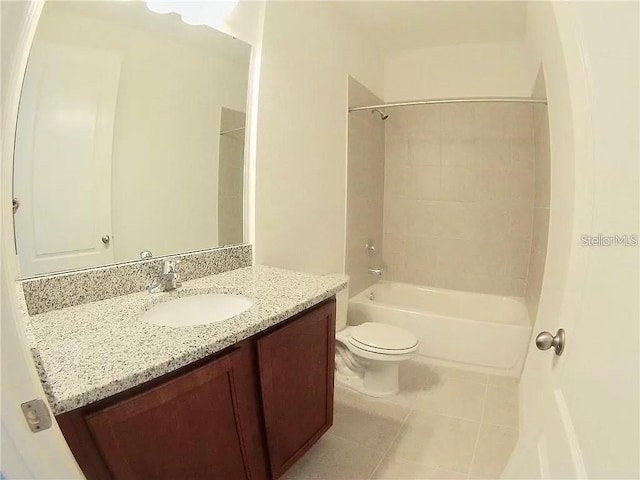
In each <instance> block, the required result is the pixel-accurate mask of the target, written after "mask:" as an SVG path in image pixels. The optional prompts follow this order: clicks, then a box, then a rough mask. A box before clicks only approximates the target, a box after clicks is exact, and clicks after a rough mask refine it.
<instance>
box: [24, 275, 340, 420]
mask: <svg viewBox="0 0 640 480" xmlns="http://www.w3.org/2000/svg"><path fill="white" fill-rule="evenodd" d="M346 284H347V277H345V276H343V275H326V276H319V275H311V274H306V273H299V272H292V271H288V270H282V269H277V268H271V267H263V266H254V267H247V268H241V269H238V270H232V271H229V272H225V273H221V274H218V275H212V276H209V277H204V278H199V279H196V280H191V281H189V282H185V283H184V284H183V286H182V287H181V288H180V289H178V290H176V291H175V292H171V293H161V294H157V295H154V297H158V296H159V297H165V298H167V297H172V298H173V297H177V296H184V295H188V294H189V291H193V290H199V291H202V290H206V291H210V292H217V293H238V294H242V295H245V296H247V297H249V298H251V299H252V300H253V301H254V302H255V303H254V305H253V307H251V308H250V309H249V310H247V311H246V312H244V313H242V314H241V315H238V316H236V317H233V318H231V319H229V320H226V321H223V322H219V323H213V324H208V325H201V326H195V327H181V328H172V327H161V326H156V325H152V324H150V323H146V322H144V321H141V320H140V319H139V316H140V314H141V313H142V312H143V311H144V310H145V308H147V307H148V306H149V303H150V302H152V301H153V302H157V301H158V300H157V299H154V300H152V297H151V295H150V294H149V293H147V292H139V293H134V294H130V295H123V296H120V297H115V298H110V299H108V300H102V301H99V302H93V303H86V304H83V305H77V306H74V307H68V308H64V309H61V310H55V311H51V312H47V313H43V314H39V315H34V316H31V317H28V318H27V324H26V330H27V338H28V339H29V342H30V344H31V345H30V346H31V350H32V353H33V356H34V359H35V363H36V367H37V369H38V373H39V374H40V378H41V380H42V383H43V386H44V389H45V392H46V393H47V396H48V399H49V402H50V404H51V406H52V408H53V411H54V413H55V414H56V415H57V414H60V413H63V412H66V411H69V410H73V409H75V408H78V407H81V406H84V405H87V404H89V403H92V402H95V401H96V400H100V399H102V398H106V397H109V396H111V395H113V394H115V393H118V392H122V391H124V390H127V389H128V388H131V387H133V386H135V385H138V384H140V383H143V382H145V381H147V380H151V379H153V378H156V377H158V376H160V375H163V374H165V373H168V372H170V371H173V370H175V369H177V368H180V367H182V366H184V365H187V364H189V363H191V362H193V361H195V360H198V359H200V358H203V357H205V356H207V355H209V354H211V353H214V352H217V351H220V350H222V349H224V348H226V347H228V346H230V345H233V344H234V343H237V342H239V341H240V340H243V339H245V338H248V337H250V336H251V335H253V334H255V333H257V332H260V331H262V330H265V329H266V328H268V327H270V326H272V325H274V324H276V323H278V322H280V321H282V320H285V319H287V318H289V317H291V316H292V315H295V314H296V313H299V312H301V311H303V310H305V309H307V308H309V307H311V306H312V305H315V304H316V303H318V302H320V301H322V300H325V299H327V298H330V297H331V296H333V295H334V294H335V293H337V292H338V291H340V290H342V289H343V288H344V287H345V286H346Z"/></svg>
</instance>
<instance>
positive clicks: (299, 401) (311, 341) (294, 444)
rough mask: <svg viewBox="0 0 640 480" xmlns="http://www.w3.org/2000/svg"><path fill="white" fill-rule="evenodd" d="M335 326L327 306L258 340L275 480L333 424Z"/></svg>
mask: <svg viewBox="0 0 640 480" xmlns="http://www.w3.org/2000/svg"><path fill="white" fill-rule="evenodd" d="M335 325H336V322H335V302H331V303H327V304H324V305H322V306H320V307H318V308H316V309H315V310H312V311H311V312H309V313H307V314H306V315H304V316H303V317H301V318H299V319H298V320H296V321H293V322H291V323H289V324H288V325H285V326H284V327H282V328H279V329H277V330H275V331H273V332H272V333H270V334H268V335H265V336H264V337H262V338H260V339H258V341H257V343H258V358H259V365H260V383H261V385H262V405H263V408H264V417H265V426H266V433H267V443H268V445H269V460H270V464H271V471H272V472H273V477H274V478H278V477H280V476H281V475H282V474H283V473H284V472H285V471H286V470H287V469H288V468H289V467H291V465H293V464H294V463H295V462H296V461H297V460H298V459H299V458H300V457H301V456H302V455H303V454H304V453H305V452H306V451H307V450H309V448H311V446H312V445H313V444H314V443H316V441H318V439H319V438H320V437H321V436H322V435H323V434H324V433H325V432H326V431H327V430H328V429H329V428H330V427H331V425H332V424H333V374H334V361H335V356H334V350H335Z"/></svg>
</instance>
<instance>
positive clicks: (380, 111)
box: [371, 108, 389, 120]
mask: <svg viewBox="0 0 640 480" xmlns="http://www.w3.org/2000/svg"><path fill="white" fill-rule="evenodd" d="M373 112H377V113H378V115H380V118H381V119H382V120H386V119H387V118H389V115H387V114H386V113H384V112H383V111H382V110H380V109H378V108H374V109H373V110H371V113H373Z"/></svg>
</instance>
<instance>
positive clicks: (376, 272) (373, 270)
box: [367, 268, 383, 277]
mask: <svg viewBox="0 0 640 480" xmlns="http://www.w3.org/2000/svg"><path fill="white" fill-rule="evenodd" d="M367 272H369V273H370V274H371V275H378V276H379V277H380V276H382V273H383V271H382V269H381V268H367Z"/></svg>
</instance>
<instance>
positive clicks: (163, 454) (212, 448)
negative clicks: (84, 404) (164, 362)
mask: <svg viewBox="0 0 640 480" xmlns="http://www.w3.org/2000/svg"><path fill="white" fill-rule="evenodd" d="M251 356H252V353H251V350H250V349H249V348H244V349H239V350H237V351H234V352H232V353H230V354H228V355H226V356H224V357H221V358H219V359H216V360H213V361H212V362H211V363H208V364H206V365H204V366H202V367H199V368H197V369H195V370H193V371H191V372H188V373H185V374H184V375H181V376H180V377H177V378H175V379H173V380H170V381H168V382H166V383H163V384H161V385H159V386H157V387H155V388H152V389H151V390H148V391H146V392H144V393H141V394H139V395H136V396H134V397H131V398H128V399H126V400H123V401H120V402H118V403H116V404H114V405H112V406H110V407H107V408H105V409H103V410H100V411H98V412H96V413H93V414H91V415H88V416H87V417H86V422H87V425H88V426H89V429H90V430H91V433H92V435H93V437H94V439H95V442H96V444H97V446H98V448H99V449H100V451H101V452H102V456H103V459H104V461H105V463H106V464H107V465H108V467H109V469H110V470H111V473H112V474H113V475H114V477H115V478H116V479H131V480H133V479H137V480H149V479H154V480H161V479H171V480H176V479H181V480H187V479H194V480H202V479H213V478H216V479H229V480H234V479H250V478H254V479H256V478H266V477H267V475H268V474H267V472H266V470H265V469H264V468H261V467H260V458H257V457H256V450H255V449H256V448H259V444H260V443H261V438H260V437H261V433H260V431H259V430H257V429H259V427H258V423H257V422H256V421H255V419H252V418H251V415H252V414H255V413H256V412H258V411H259V405H258V402H257V392H255V390H253V389H252V385H251V382H250V381H249V382H248V381H247V378H248V377H247V375H253V374H252V370H251V368H252V363H253V358H251ZM253 378H254V379H255V375H254V376H253ZM251 399H254V400H255V401H254V402H251ZM248 401H249V403H253V404H252V405H248V404H247V402H248ZM247 410H248V413H249V416H247ZM251 410H252V411H253V413H251ZM257 456H258V457H259V452H258V455H257ZM263 463H264V460H263Z"/></svg>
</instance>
